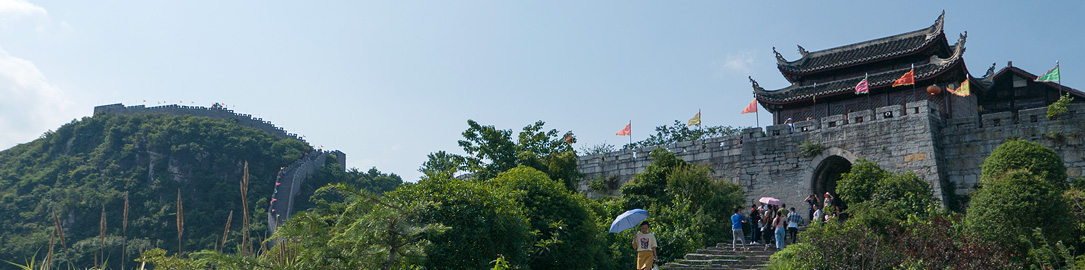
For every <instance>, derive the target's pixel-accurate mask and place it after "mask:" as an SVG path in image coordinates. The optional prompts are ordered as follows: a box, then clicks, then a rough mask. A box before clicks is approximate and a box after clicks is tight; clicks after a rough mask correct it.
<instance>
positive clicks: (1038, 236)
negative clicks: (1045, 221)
mask: <svg viewBox="0 0 1085 270" xmlns="http://www.w3.org/2000/svg"><path fill="white" fill-rule="evenodd" d="M1021 241H1022V242H1025V243H1028V245H1029V251H1028V257H1027V258H1028V263H1029V267H1030V268H1032V269H1066V270H1073V269H1077V267H1076V266H1075V265H1076V263H1075V262H1074V256H1073V255H1071V251H1070V249H1069V248H1067V247H1066V245H1063V243H1062V241H1057V242H1055V244H1054V245H1051V244H1050V243H1049V242H1048V241H1047V237H1045V236H1044V234H1043V230H1041V229H1040V228H1036V229H1033V232H1032V238H1031V239H1030V238H1028V237H1024V236H1021Z"/></svg>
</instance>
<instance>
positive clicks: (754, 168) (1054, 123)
mask: <svg viewBox="0 0 1085 270" xmlns="http://www.w3.org/2000/svg"><path fill="white" fill-rule="evenodd" d="M1079 112H1085V104H1072V105H1070V110H1069V113H1068V114H1067V115H1064V116H1062V117H1061V118H1059V119H1058V120H1048V119H1047V118H1046V113H1047V108H1046V107H1045V108H1036V109H1029V110H1022V111H1020V112H1019V115H1017V116H1016V117H1015V116H1014V115H1013V114H1012V113H1010V112H1005V113H993V114H985V115H981V116H979V117H969V118H961V119H949V120H943V119H942V118H941V117H940V115H941V113H940V112H939V111H938V106H936V105H935V104H934V103H932V102H929V101H920V102H911V103H908V104H907V105H906V107H901V106H900V105H894V106H887V107H880V108H875V110H874V111H869V110H868V111H858V112H853V113H850V114H847V115H846V116H845V115H834V116H829V117H823V118H820V119H813V120H809V121H803V122H796V123H795V124H794V132H792V131H791V129H792V128H791V127H789V126H787V125H774V126H768V127H765V128H764V129H762V128H749V129H745V130H743V131H742V134H740V135H735V136H729V137H722V138H710V139H705V140H698V141H691V142H680V143H675V144H669V145H664V146H659V147H663V148H666V149H667V151H669V152H672V153H675V154H676V155H677V156H678V157H679V158H682V159H683V160H686V161H688V162H692V163H699V164H709V165H710V166H711V167H712V169H713V170H714V171H715V175H716V176H717V177H719V178H720V179H722V180H724V181H729V182H732V183H737V184H740V185H742V186H743V187H745V190H746V196H747V199H748V201H753V200H756V199H757V198H760V197H762V196H769V197H777V198H779V199H781V200H782V202H783V203H785V204H788V205H793V206H800V208H806V206H805V204H803V203H802V200H803V199H804V198H805V197H806V196H807V195H809V194H811V193H814V192H815V191H816V190H817V189H819V188H821V189H823V188H824V186H819V185H821V184H822V183H819V182H822V181H823V180H821V179H822V178H819V176H820V175H823V174H822V173H821V171H819V165H823V164H827V163H830V162H829V161H830V160H833V159H836V158H834V157H840V158H843V159H845V160H847V161H848V162H851V163H854V162H855V161H856V160H858V159H859V158H864V159H867V160H871V161H874V162H877V163H878V164H879V165H880V166H881V167H882V168H884V169H887V170H891V171H897V172H904V171H912V172H915V173H916V174H917V175H918V176H920V177H922V178H923V179H924V180H926V181H927V182H928V183H930V184H931V187H932V189H933V190H934V193H935V194H934V195H935V196H936V197H938V198H939V199H943V198H945V196H946V195H949V194H957V195H967V194H969V193H971V192H972V191H974V190H975V184H976V182H977V181H978V179H979V175H980V164H982V163H983V160H984V159H985V158H987V156H989V155H990V153H991V151H993V150H994V148H995V147H997V146H998V145H1000V144H1002V143H1003V142H1005V141H1006V140H1007V139H1010V138H1022V139H1025V140H1029V141H1034V142H1039V143H1041V144H1043V145H1045V146H1047V147H1049V148H1052V149H1054V150H1055V151H1056V152H1058V153H1059V154H1060V155H1061V156H1062V158H1063V162H1064V163H1065V164H1066V166H1067V174H1068V176H1070V177H1081V176H1082V175H1085V158H1083V156H1085V155H1083V153H1085V138H1083V137H1085V121H1082V119H1083V117H1082V116H1081V115H1080V114H1079ZM804 141H809V142H812V143H816V144H821V145H822V146H824V147H825V148H826V150H824V151H823V152H821V153H820V154H819V155H817V156H813V157H809V156H803V155H802V151H801V149H800V145H801V144H802V143H803V142H804ZM659 147H645V148H639V149H635V150H623V151H617V152H611V153H605V154H600V155H587V156H581V157H580V159H579V161H578V162H579V164H578V165H579V167H580V170H581V172H582V173H584V174H585V175H586V177H585V178H584V179H593V178H595V177H597V176H603V177H615V178H617V179H618V182H619V183H621V184H624V183H625V182H627V181H629V180H630V179H632V177H633V175H634V174H637V173H640V172H641V171H643V170H644V169H645V167H647V166H648V165H649V164H651V162H652V160H651V158H650V157H649V153H650V152H651V151H652V149H655V148H659ZM836 160H839V159H836ZM587 182H588V181H582V182H581V185H580V190H581V192H589V193H590V192H591V191H590V190H589V187H588V183H587ZM613 192H617V191H616V190H614V191H613ZM609 195H618V194H616V193H613V194H609Z"/></svg>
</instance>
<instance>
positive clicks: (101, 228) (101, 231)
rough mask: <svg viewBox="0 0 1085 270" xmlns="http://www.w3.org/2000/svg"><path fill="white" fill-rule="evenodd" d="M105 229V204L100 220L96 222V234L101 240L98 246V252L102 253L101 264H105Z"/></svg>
mask: <svg viewBox="0 0 1085 270" xmlns="http://www.w3.org/2000/svg"><path fill="white" fill-rule="evenodd" d="M105 230H106V224H105V205H102V221H101V222H99V223H98V235H99V237H101V239H102V242H101V245H99V246H98V252H100V253H102V263H103V264H105ZM95 258H97V256H95ZM96 261H97V260H96ZM94 265H99V264H97V263H95V264H94ZM100 268H102V269H104V268H105V266H104V265H102V266H101V267H100Z"/></svg>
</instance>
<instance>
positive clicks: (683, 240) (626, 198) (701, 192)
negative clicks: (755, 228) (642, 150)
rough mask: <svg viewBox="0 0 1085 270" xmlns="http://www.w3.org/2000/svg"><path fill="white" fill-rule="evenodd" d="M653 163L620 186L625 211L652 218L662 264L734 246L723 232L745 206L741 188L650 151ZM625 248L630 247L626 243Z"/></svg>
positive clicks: (697, 167) (662, 152) (669, 155)
mask: <svg viewBox="0 0 1085 270" xmlns="http://www.w3.org/2000/svg"><path fill="white" fill-rule="evenodd" d="M651 157H652V158H653V159H654V160H653V161H652V164H650V165H649V166H648V168H646V169H645V170H644V172H642V173H640V174H637V175H635V176H634V177H633V180H632V181H630V182H629V183H626V184H625V185H623V186H622V189H621V190H622V201H623V203H622V205H623V208H624V209H633V208H643V209H646V210H648V212H649V213H650V214H651V215H652V218H653V226H652V231H653V232H654V233H655V234H656V240H658V241H659V256H660V262H666V261H670V260H673V259H675V258H680V257H681V256H683V255H685V254H686V253H688V252H692V251H695V250H697V249H698V248H704V247H705V246H708V245H713V244H715V243H717V242H726V241H730V240H731V234H730V231H729V230H726V229H725V227H724V226H727V225H730V216H731V214H732V213H734V212H733V211H734V209H735V208H736V207H741V206H742V205H743V202H744V201H745V195H744V193H743V189H742V187H741V186H739V185H737V184H733V183H729V182H726V181H721V180H719V179H717V178H716V177H715V176H713V173H712V169H711V168H709V167H708V166H706V165H694V164H688V163H686V162H685V161H682V160H681V159H678V158H677V157H676V156H675V155H674V153H669V152H666V151H665V150H663V149H656V150H654V151H652V154H651ZM626 239H629V238H626ZM624 242H628V240H625V241H624ZM622 248H625V249H630V248H631V247H629V244H628V243H626V244H624V245H623V247H622Z"/></svg>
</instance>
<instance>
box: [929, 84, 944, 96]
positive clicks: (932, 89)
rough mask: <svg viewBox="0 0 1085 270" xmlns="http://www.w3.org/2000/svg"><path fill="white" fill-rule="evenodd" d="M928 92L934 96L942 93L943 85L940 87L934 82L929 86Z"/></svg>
mask: <svg viewBox="0 0 1085 270" xmlns="http://www.w3.org/2000/svg"><path fill="white" fill-rule="evenodd" d="M927 93H928V94H931V95H932V96H934V95H938V94H941V93H942V87H938V86H937V85H933V84H932V85H931V86H927Z"/></svg>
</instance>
